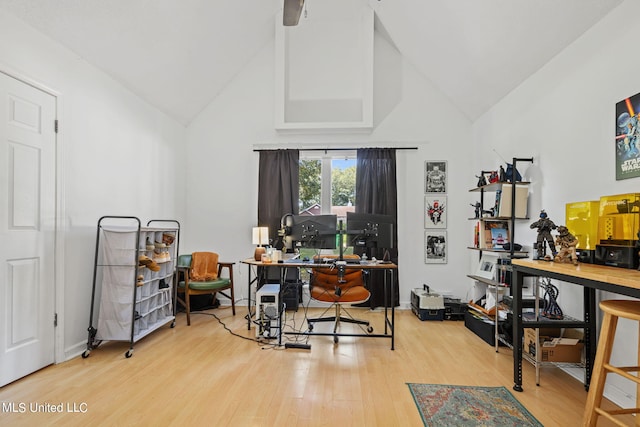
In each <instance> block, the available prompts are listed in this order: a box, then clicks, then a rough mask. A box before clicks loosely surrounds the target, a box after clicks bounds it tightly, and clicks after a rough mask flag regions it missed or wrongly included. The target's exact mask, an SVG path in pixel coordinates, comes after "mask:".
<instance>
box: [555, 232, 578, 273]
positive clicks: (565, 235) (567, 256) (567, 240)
mask: <svg viewBox="0 0 640 427" xmlns="http://www.w3.org/2000/svg"><path fill="white" fill-rule="evenodd" d="M577 245H578V239H576V237H575V236H574V235H573V234H571V233H570V232H569V229H568V228H567V227H565V226H564V225H560V226H558V237H556V246H558V247H559V248H560V251H559V252H558V254H557V255H555V257H554V258H553V260H554V261H556V262H569V261H571V262H572V263H573V265H578V256H577V255H576V246H577Z"/></svg>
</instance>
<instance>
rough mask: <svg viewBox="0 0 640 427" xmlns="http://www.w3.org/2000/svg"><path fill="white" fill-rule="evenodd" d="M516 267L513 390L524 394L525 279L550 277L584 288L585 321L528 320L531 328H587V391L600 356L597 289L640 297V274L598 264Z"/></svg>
mask: <svg viewBox="0 0 640 427" xmlns="http://www.w3.org/2000/svg"><path fill="white" fill-rule="evenodd" d="M511 263H512V266H513V284H512V285H513V289H512V294H513V295H512V296H513V382H514V386H513V389H514V390H516V391H522V334H523V321H522V286H523V281H524V278H525V277H531V276H535V277H548V278H551V279H556V280H561V281H563V282H568V283H573V284H576V285H579V286H583V287H584V291H583V292H584V297H583V306H584V321H579V322H575V321H561V320H554V321H548V320H539V321H531V322H530V321H527V322H526V327H527V328H539V327H549V326H553V327H561V328H584V341H585V362H586V363H585V389H587V390H588V388H589V382H590V381H591V370H592V368H593V360H594V359H595V354H596V314H597V312H596V292H595V291H596V289H600V290H603V291H607V292H613V293H616V294H620V295H627V296H630V297H635V298H640V271H637V270H630V269H624V268H617V267H608V266H603V265H595V264H582V263H581V264H579V265H577V266H575V265H573V264H564V263H555V262H549V261H533V260H530V259H514V260H512V261H511Z"/></svg>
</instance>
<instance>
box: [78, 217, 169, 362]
mask: <svg viewBox="0 0 640 427" xmlns="http://www.w3.org/2000/svg"><path fill="white" fill-rule="evenodd" d="M152 223H154V224H155V223H163V226H159V225H158V226H151V224H152ZM179 235H180V224H179V223H178V222H177V221H174V220H152V221H149V223H148V224H147V227H142V225H141V222H140V219H138V218H137V217H132V216H103V217H102V218H100V219H99V220H98V226H97V232H96V249H95V261H94V271H93V290H92V294H91V314H90V319H89V320H90V321H89V328H88V337H87V349H86V350H85V351H84V352H83V353H82V357H83V358H87V357H89V355H90V353H91V351H92V350H93V349H94V348H96V347H98V346H99V345H100V344H101V343H102V342H104V341H128V342H129V343H130V346H129V350H128V351H127V352H126V353H125V356H126V357H127V358H129V357H131V356H132V355H133V345H134V343H135V342H137V341H138V340H140V339H142V338H144V337H145V336H147V335H148V334H150V333H152V332H153V331H155V330H157V329H159V328H160V327H162V326H164V325H166V324H168V323H171V327H172V328H173V327H174V326H175V284H174V280H173V279H174V274H175V270H176V267H175V266H176V257H177V254H178V241H179ZM149 260H152V261H153V263H152V266H151V267H150V266H149V265H148V264H149V262H148V261H149Z"/></svg>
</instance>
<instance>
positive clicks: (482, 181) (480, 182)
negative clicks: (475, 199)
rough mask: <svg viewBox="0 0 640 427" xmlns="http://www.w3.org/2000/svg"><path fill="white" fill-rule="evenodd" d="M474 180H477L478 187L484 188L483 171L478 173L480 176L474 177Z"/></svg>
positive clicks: (485, 181) (485, 180) (485, 183)
mask: <svg viewBox="0 0 640 427" xmlns="http://www.w3.org/2000/svg"><path fill="white" fill-rule="evenodd" d="M476 178H478V187H484V186H485V185H487V178H485V176H484V171H481V172H480V176H478V175H476Z"/></svg>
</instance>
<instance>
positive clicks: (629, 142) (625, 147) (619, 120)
mask: <svg viewBox="0 0 640 427" xmlns="http://www.w3.org/2000/svg"><path fill="white" fill-rule="evenodd" d="M639 111H640V93H636V94H635V95H633V96H630V97H629V98H626V99H623V100H622V101H620V102H618V103H616V139H615V141H616V142H615V150H616V180H621V179H627V178H635V177H638V176H640V113H638V112H639Z"/></svg>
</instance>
